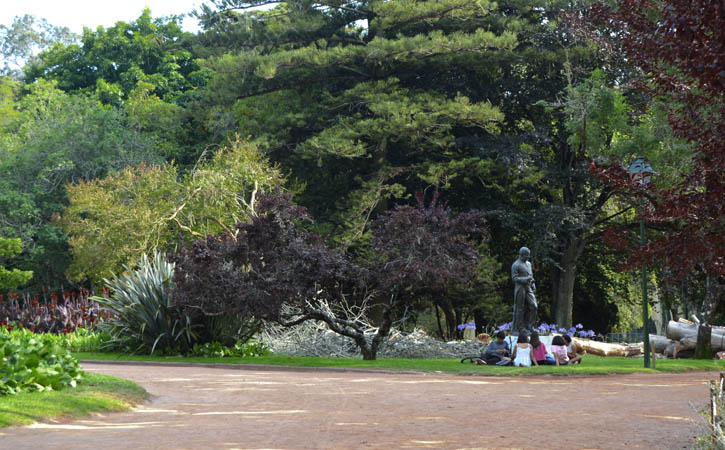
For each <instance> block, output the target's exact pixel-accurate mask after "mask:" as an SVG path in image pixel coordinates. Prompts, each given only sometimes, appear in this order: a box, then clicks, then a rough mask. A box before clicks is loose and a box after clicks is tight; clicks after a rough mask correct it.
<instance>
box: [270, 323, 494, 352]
mask: <svg viewBox="0 0 725 450" xmlns="http://www.w3.org/2000/svg"><path fill="white" fill-rule="evenodd" d="M376 331H377V329H376V328H374V327H372V326H368V327H367V329H366V332H365V334H366V335H369V336H371V338H372V336H373V335H374V334H375V332H376ZM258 339H259V340H260V341H262V342H263V343H264V344H265V345H266V346H267V348H269V349H270V351H271V352H272V353H274V354H278V355H292V356H351V357H359V356H361V355H360V349H359V348H358V347H357V345H356V344H355V342H354V341H353V340H352V339H350V338H347V337H345V336H342V335H340V334H337V333H335V332H333V331H332V330H330V329H329V328H328V327H327V325H326V324H325V323H323V322H318V321H313V320H309V321H307V322H303V323H301V324H299V325H296V326H294V327H291V328H285V327H282V326H278V325H277V326H270V327H268V328H267V329H265V330H264V331H263V332H262V333H260V335H258ZM484 348H485V345H484V344H482V343H480V342H478V341H452V342H443V341H439V340H437V339H434V338H432V337H430V336H428V335H426V334H425V332H424V331H423V330H420V329H415V330H414V331H412V332H411V333H405V332H402V331H400V330H399V329H397V328H393V329H392V330H391V331H390V335H389V336H388V338H387V339H386V340H385V341H384V342H383V344H382V345H381V346H380V348H379V349H378V354H377V356H378V357H379V358H463V357H465V356H475V355H480V354H481V352H482V351H483V349H484Z"/></svg>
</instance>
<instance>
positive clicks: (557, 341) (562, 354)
mask: <svg viewBox="0 0 725 450" xmlns="http://www.w3.org/2000/svg"><path fill="white" fill-rule="evenodd" d="M551 353H553V354H554V360H555V361H556V365H557V366H565V365H567V364H569V355H568V354H567V353H566V341H565V340H564V338H563V337H561V336H554V339H553V340H552V341H551Z"/></svg>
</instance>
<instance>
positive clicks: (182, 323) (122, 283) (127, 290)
mask: <svg viewBox="0 0 725 450" xmlns="http://www.w3.org/2000/svg"><path fill="white" fill-rule="evenodd" d="M173 273H174V265H173V264H172V263H169V262H168V261H166V259H165V258H164V256H163V255H161V254H160V253H155V254H154V256H153V257H152V258H151V259H149V258H148V257H147V256H146V255H144V256H143V258H142V259H141V262H140V263H139V265H138V267H137V268H136V269H130V268H128V267H126V272H125V273H124V274H123V275H121V276H118V277H114V278H113V279H112V280H105V282H106V284H107V285H108V287H109V288H110V292H111V295H110V297H93V299H94V300H96V301H97V302H98V303H99V304H100V305H101V306H102V308H104V309H106V310H107V311H108V312H110V313H111V318H110V319H109V320H108V321H106V322H104V323H103V324H101V325H99V328H100V329H101V330H105V331H107V332H108V333H109V334H110V339H109V340H108V341H107V344H106V347H107V348H116V349H121V350H130V351H132V352H141V351H144V352H149V353H151V354H153V353H154V352H155V351H157V350H158V351H161V352H166V353H189V352H193V348H194V345H195V344H197V345H203V344H205V343H213V342H218V343H220V345H222V346H225V347H231V348H233V347H234V346H236V345H237V344H238V343H239V342H241V343H242V344H243V343H246V342H247V341H248V340H249V339H250V338H251V337H252V336H253V335H254V333H256V332H257V331H258V330H259V327H260V321H258V320H256V319H253V318H246V317H244V316H241V315H238V314H224V315H217V316H207V315H205V314H203V313H202V312H201V311H198V310H197V311H188V310H187V311H182V310H180V309H178V308H175V307H173V305H172V303H171V300H170V298H169V295H168V294H167V289H168V287H169V285H170V283H171V277H172V276H173Z"/></svg>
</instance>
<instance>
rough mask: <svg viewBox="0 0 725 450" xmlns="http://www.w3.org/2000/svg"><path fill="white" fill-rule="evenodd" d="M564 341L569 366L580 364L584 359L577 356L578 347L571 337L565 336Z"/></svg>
mask: <svg viewBox="0 0 725 450" xmlns="http://www.w3.org/2000/svg"><path fill="white" fill-rule="evenodd" d="M564 340H565V341H566V354H567V356H569V364H579V363H580V362H581V360H582V357H581V356H579V355H577V354H576V345H575V344H574V341H572V339H571V336H569V335H568V334H565V335H564Z"/></svg>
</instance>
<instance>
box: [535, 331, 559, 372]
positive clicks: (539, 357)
mask: <svg viewBox="0 0 725 450" xmlns="http://www.w3.org/2000/svg"><path fill="white" fill-rule="evenodd" d="M530 341H531V342H529V343H530V344H531V348H532V354H533V357H532V358H531V359H533V360H535V361H536V363H537V365H540V366H549V365H551V366H553V365H554V361H550V360H548V359H546V353H547V351H546V344H544V343H543V342H541V339H539V333H538V331H532V332H531V340H530Z"/></svg>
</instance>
